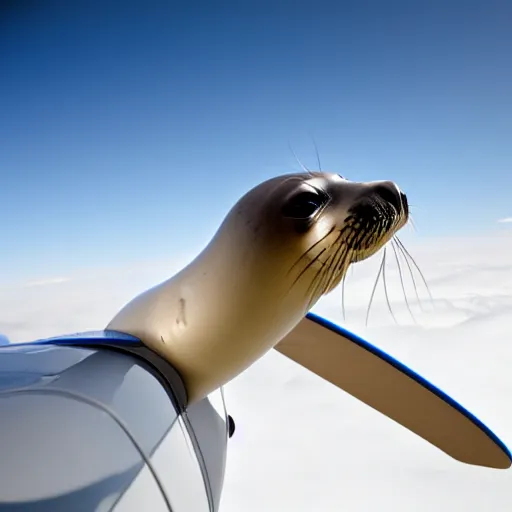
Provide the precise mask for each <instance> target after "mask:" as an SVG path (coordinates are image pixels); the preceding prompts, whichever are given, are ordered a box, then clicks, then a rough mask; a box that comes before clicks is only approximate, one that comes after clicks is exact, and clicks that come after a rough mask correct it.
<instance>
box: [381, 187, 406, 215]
mask: <svg viewBox="0 0 512 512" xmlns="http://www.w3.org/2000/svg"><path fill="white" fill-rule="evenodd" d="M374 193H375V194H376V195H378V196H379V197H380V199H382V200H384V201H386V203H389V204H390V205H391V206H393V208H395V210H396V211H397V212H400V211H402V209H403V205H404V204H406V201H407V199H406V198H405V194H403V193H402V192H400V190H399V189H398V187H397V186H396V185H395V184H394V183H393V182H391V181H389V182H384V183H379V184H378V185H376V187H375V189H374ZM404 199H405V201H404V202H402V201H403V200H404Z"/></svg>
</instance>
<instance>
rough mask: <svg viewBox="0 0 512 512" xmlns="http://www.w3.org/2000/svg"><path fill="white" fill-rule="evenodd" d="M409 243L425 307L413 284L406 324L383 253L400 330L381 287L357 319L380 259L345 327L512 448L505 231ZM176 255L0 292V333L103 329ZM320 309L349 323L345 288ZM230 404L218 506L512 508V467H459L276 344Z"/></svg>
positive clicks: (357, 277)
mask: <svg viewBox="0 0 512 512" xmlns="http://www.w3.org/2000/svg"><path fill="white" fill-rule="evenodd" d="M410 250H411V253H412V254H413V255H414V256H415V258H416V259H417V261H418V264H419V265H420V267H421V269H422V271H423V272H424V274H425V276H426V278H427V280H428V282H429V284H430V288H431V291H432V294H433V296H434V307H432V305H431V304H430V303H429V302H428V295H427V294H426V293H425V291H424V288H421V289H420V296H421V297H422V298H423V299H424V300H423V302H424V304H423V308H424V311H422V310H421V309H420V307H419V305H418V303H417V301H415V300H413V299H414V290H413V287H412V285H411V281H410V279H409V280H408V281H407V290H408V296H409V297H410V304H411V309H412V311H413V313H414V315H415V317H416V320H417V322H418V324H414V323H413V321H412V320H411V319H410V316H408V311H407V308H406V307H405V303H404V300H403V296H402V291H401V286H400V281H399V275H398V273H397V270H396V266H395V268H394V266H393V263H394V256H392V255H391V257H390V258H389V263H390V266H389V269H388V271H387V275H386V278H387V283H388V286H389V293H390V298H391V301H392V307H393V310H394V311H395V315H396V317H397V320H398V321H399V325H395V324H394V323H393V320H392V318H391V316H390V314H389V312H388V311H387V306H386V301H385V297H384V294H383V292H382V288H381V287H380V291H379V292H378V294H377V296H376V298H375V299H374V305H373V306H372V312H371V315H370V326H369V327H368V328H366V327H364V324H363V322H364V317H365V313H366V306H367V303H368V299H369V295H370V292H371V287H372V284H373V279H374V277H375V275H376V271H377V267H378V264H379V261H378V260H376V259H374V261H370V262H368V263H365V264H359V265H357V266H356V267H355V269H354V272H353V275H352V276H350V278H349V280H348V282H347V286H346V290H345V294H346V303H347V304H346V306H347V307H346V311H347V323H348V326H349V327H350V328H352V329H354V330H356V331H357V332H359V333H360V334H362V335H363V336H364V337H365V338H367V339H368V340H369V341H371V342H373V343H375V344H377V345H378V346H380V347H382V348H384V349H385V350H387V351H389V352H390V353H391V354H392V355H394V356H395V357H397V358H398V359H400V360H401V361H403V362H404V363H405V364H408V365H409V366H411V367H412V368H413V369H414V370H416V371H418V372H419V373H420V374H422V375H423V376H425V377H426V378H427V379H429V380H430V381H432V382H433V383H434V384H436V385H438V386H439V387H441V389H443V390H444V391H446V392H447V393H448V394H450V395H451V396H453V397H454V398H455V399H456V400H458V401H459V402H461V403H462V404H463V405H464V406H465V407H467V408H468V409H469V410H470V411H471V412H473V413H474V414H476V415H477V416H478V417H479V418H480V419H481V420H482V421H484V423H486V424H487V425H488V426H489V427H490V428H491V429H492V430H494V431H495V432H496V434H497V435H498V436H500V437H501V439H502V440H503V441H504V442H505V443H506V444H508V445H509V446H511V447H512V407H510V396H511V393H512V372H511V371H510V368H512V338H511V336H510V332H511V321H510V319H511V318H512V236H510V234H509V233H508V232H507V233H502V234H500V235H496V236H490V237H487V238H478V239H477V238H474V239H463V240H461V239H456V240H449V239H446V240H435V241H432V242H431V243H428V244H423V245H422V246H417V247H414V248H412V247H411V249H410ZM183 263H185V259H183V260H181V261H180V262H177V263H174V264H172V265H170V264H168V263H165V262H164V263H160V264H157V265H155V264H151V265H141V266H139V267H138V268H124V269H114V270H112V269H110V270H109V269H104V270H102V271H101V272H100V271H98V272H96V273H94V274H93V273H84V274H83V275H77V276H72V277H73V279H72V280H71V281H68V282H63V283H61V284H60V285H59V286H51V287H47V288H46V287H37V286H36V287H25V288H23V287H17V288H15V287H11V288H10V289H7V288H5V287H4V288H1V289H0V332H4V333H5V334H7V335H8V336H9V337H10V338H11V339H12V340H14V341H18V340H22V339H32V338H35V337H38V336H49V335H53V334H57V333H63V332H70V331H79V330H84V329H97V328H102V327H103V326H104V325H105V323H106V322H107V321H108V320H109V319H110V318H111V316H112V315H113V314H114V313H115V312H116V311H117V309H118V308H119V307H120V306H121V305H122V304H123V303H124V302H126V301H127V300H129V299H130V298H131V297H132V296H133V295H135V294H136V293H138V292H139V291H141V290H144V289H145V288H147V287H148V286H151V285H153V284H155V283H157V282H159V281H160V280H162V279H164V278H165V277H167V276H169V275H171V274H172V273H173V272H174V271H175V270H177V269H178V268H179V267H180V266H181V264H183ZM406 271H407V267H405V268H404V276H405V275H406V273H407V272H406ZM417 282H419V280H418V279H417ZM315 311H316V312H318V313H321V314H324V315H325V316H327V317H329V318H330V319H332V320H334V321H336V322H339V323H344V322H343V318H342V315H341V293H340V290H336V291H334V292H333V293H332V294H330V295H329V296H328V297H326V298H325V299H323V300H322V301H321V303H319V304H318V305H317V307H316V308H315ZM226 400H227V406H228V409H229V412H230V414H232V415H233V417H234V418H235V421H236V424H237V430H236V433H235V436H234V437H233V438H232V439H231V440H230V443H229V452H228V462H227V474H226V480H225V487H224V493H223V499H222V508H221V512H235V511H236V512H239V511H240V510H244V511H245V512H253V511H260V510H265V511H269V512H281V511H284V510H293V511H294V512H303V511H308V512H309V511H311V510H318V511H321V512H330V511H338V510H347V511H350V512H363V511H364V512H366V511H368V510H379V511H393V512H401V511H404V512H405V511H409V510H414V511H415V512H427V511H428V512H431V511H432V510H440V511H448V510H450V511H452V510H464V511H466V512H477V511H478V512H480V511H481V510H485V509H489V510H492V511H493V512H505V511H508V510H509V508H510V500H511V498H512V470H511V471H496V470H490V469H484V468H478V467H473V466H468V465H464V464H462V463H459V462H457V461H455V460H453V459H451V458H449V457H448V456H447V455H445V454H444V453H442V452H440V451H439V450H437V449H436V448H434V447H433V446H431V445H429V444H428V443H426V442H425V441H423V440H422V439H420V438H418V437H417V436H415V435H414V434H412V433H410V432H409V431H407V430H405V429H404V428H403V427H401V426H399V425H397V424H395V423H394V422H392V421H391V420H389V419H387V418H385V417H383V416H382V415H380V414H379V413H377V412H375V411H374V410H372V409H370V408H369V407H367V406H366V405H364V404H362V403H361V402H358V401H356V400H355V399H353V398H352V397H350V396H349V395H347V394H345V393H343V392H341V391H340V390H338V389H336V388H334V387H333V386H331V385H330V384H328V383H326V382H323V381H321V380H320V379H319V378H317V377H316V376H314V375H312V374H310V373H308V372H307V371H306V370H304V369H302V368H300V367H298V366H297V365H295V364H294V363H292V362H291V361H289V360H287V359H285V358H284V357H282V356H280V355H279V354H277V353H274V352H271V353H269V354H268V355H266V356H265V357H264V358H262V359H261V360H260V361H258V362H257V363H256V364H255V365H253V367H251V368H250V369H249V370H247V371H246V372H245V373H244V374H242V375H241V376H239V377H238V378H237V379H235V380H234V381H233V382H232V383H230V384H229V385H228V386H227V387H226Z"/></svg>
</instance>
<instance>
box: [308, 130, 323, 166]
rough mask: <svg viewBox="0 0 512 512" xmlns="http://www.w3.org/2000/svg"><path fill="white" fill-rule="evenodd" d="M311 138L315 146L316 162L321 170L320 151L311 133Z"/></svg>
mask: <svg viewBox="0 0 512 512" xmlns="http://www.w3.org/2000/svg"><path fill="white" fill-rule="evenodd" d="M311 139H312V140H313V145H314V146H315V153H316V161H317V162H318V170H319V171H321V170H322V164H321V162H320V153H319V152H318V146H317V145H316V141H315V139H314V138H313V136H312V135H311Z"/></svg>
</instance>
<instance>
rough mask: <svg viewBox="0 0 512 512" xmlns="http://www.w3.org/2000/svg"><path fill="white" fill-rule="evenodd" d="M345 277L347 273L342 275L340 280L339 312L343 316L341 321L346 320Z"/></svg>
mask: <svg viewBox="0 0 512 512" xmlns="http://www.w3.org/2000/svg"><path fill="white" fill-rule="evenodd" d="M346 277H347V274H345V275H344V276H343V279H342V281H341V314H342V316H343V321H344V322H346V321H347V317H346V315H345V279H346Z"/></svg>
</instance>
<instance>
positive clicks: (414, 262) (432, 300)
mask: <svg viewBox="0 0 512 512" xmlns="http://www.w3.org/2000/svg"><path fill="white" fill-rule="evenodd" d="M396 240H397V242H398V243H399V244H400V246H401V247H402V249H403V250H404V252H405V254H406V255H407V256H408V257H409V258H410V259H411V263H412V264H413V265H414V266H415V267H416V270H417V271H418V272H419V274H420V276H421V279H422V280H423V284H424V285H425V288H426V289H427V292H428V295H429V297H430V301H431V302H432V305H434V299H433V297H432V294H431V293H430V288H429V286H428V284H427V280H426V279H425V276H424V275H423V272H422V271H421V269H420V267H419V266H418V264H417V263H416V261H415V259H414V258H413V257H412V256H411V255H410V254H409V251H408V250H407V249H406V248H405V246H404V244H403V243H402V241H401V240H400V239H399V238H398V237H396Z"/></svg>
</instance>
